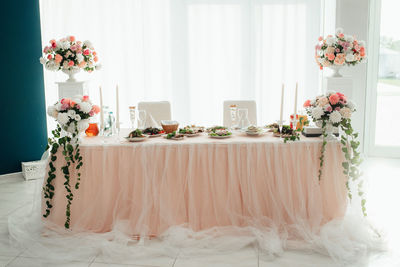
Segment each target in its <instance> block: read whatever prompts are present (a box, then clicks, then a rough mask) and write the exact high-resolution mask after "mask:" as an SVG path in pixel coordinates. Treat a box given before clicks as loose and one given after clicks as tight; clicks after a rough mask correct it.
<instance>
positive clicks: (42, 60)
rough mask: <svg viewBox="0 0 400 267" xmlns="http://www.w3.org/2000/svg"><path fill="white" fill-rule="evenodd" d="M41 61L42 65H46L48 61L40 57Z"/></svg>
mask: <svg viewBox="0 0 400 267" xmlns="http://www.w3.org/2000/svg"><path fill="white" fill-rule="evenodd" d="M39 61H40V64H42V65H44V64H46V61H47V60H46V59H45V58H44V57H40V58H39Z"/></svg>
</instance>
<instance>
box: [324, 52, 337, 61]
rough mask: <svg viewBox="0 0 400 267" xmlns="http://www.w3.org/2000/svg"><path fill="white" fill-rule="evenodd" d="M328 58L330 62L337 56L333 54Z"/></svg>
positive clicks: (328, 55)
mask: <svg viewBox="0 0 400 267" xmlns="http://www.w3.org/2000/svg"><path fill="white" fill-rule="evenodd" d="M326 56H327V57H328V60H334V59H335V55H334V54H333V53H330V54H327V55H326Z"/></svg>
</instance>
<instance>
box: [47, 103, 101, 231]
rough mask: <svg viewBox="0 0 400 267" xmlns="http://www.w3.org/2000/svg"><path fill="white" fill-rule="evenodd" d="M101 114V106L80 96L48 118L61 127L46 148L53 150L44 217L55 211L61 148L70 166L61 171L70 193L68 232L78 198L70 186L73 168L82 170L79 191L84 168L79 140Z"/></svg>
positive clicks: (57, 107) (54, 109) (52, 110)
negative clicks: (54, 197) (73, 203)
mask: <svg viewBox="0 0 400 267" xmlns="http://www.w3.org/2000/svg"><path fill="white" fill-rule="evenodd" d="M99 112H100V108H99V107H98V106H97V105H93V104H92V103H91V101H90V100H89V97H88V96H77V97H75V98H73V99H69V98H63V99H61V100H60V101H58V102H57V103H56V104H54V105H53V106H49V107H48V109H47V113H48V115H49V116H51V117H53V118H55V119H56V120H57V122H58V124H57V128H56V129H55V130H53V131H52V134H53V137H52V138H49V139H48V144H47V148H46V150H48V149H50V161H49V171H48V175H47V180H46V184H45V186H44V187H43V194H44V198H45V199H46V210H45V214H43V217H45V218H46V217H47V216H49V215H50V210H51V208H52V203H51V200H52V199H53V196H54V185H53V184H52V182H53V180H54V179H55V178H56V174H55V172H56V168H55V166H54V163H55V161H56V160H57V156H58V155H57V151H58V149H59V148H61V149H62V156H63V157H64V159H65V162H66V164H65V165H64V166H63V167H61V170H62V173H63V174H64V178H65V182H64V186H65V189H66V190H67V195H66V198H67V207H66V213H65V214H66V221H65V225H64V226H65V228H67V229H68V228H69V226H70V221H71V220H70V216H71V204H72V200H73V198H74V194H73V191H72V190H73V188H72V187H71V183H70V175H71V174H70V167H71V165H72V164H74V166H75V168H76V170H77V171H78V173H77V176H78V177H77V180H76V183H75V185H74V188H75V189H78V188H79V184H80V178H81V173H80V172H79V169H80V168H81V167H82V165H83V162H82V156H81V154H80V149H79V144H78V142H77V138H78V135H79V133H80V132H82V131H85V130H86V129H87V128H88V126H89V118H90V117H93V116H94V115H95V114H97V113H99ZM62 130H64V131H67V132H68V133H69V134H67V135H62V134H61V131H62ZM71 135H72V136H71Z"/></svg>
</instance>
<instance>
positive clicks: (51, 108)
mask: <svg viewBox="0 0 400 267" xmlns="http://www.w3.org/2000/svg"><path fill="white" fill-rule="evenodd" d="M47 114H48V115H49V116H50V117H53V118H57V116H56V115H58V112H57V110H56V107H55V106H49V107H48V108H47Z"/></svg>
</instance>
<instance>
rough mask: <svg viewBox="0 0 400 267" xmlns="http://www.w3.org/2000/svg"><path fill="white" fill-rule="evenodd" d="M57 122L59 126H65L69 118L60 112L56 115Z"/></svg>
mask: <svg viewBox="0 0 400 267" xmlns="http://www.w3.org/2000/svg"><path fill="white" fill-rule="evenodd" d="M57 121H58V122H59V123H61V124H66V123H67V122H68V121H69V116H68V114H67V113H66V112H60V113H58V115H57Z"/></svg>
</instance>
